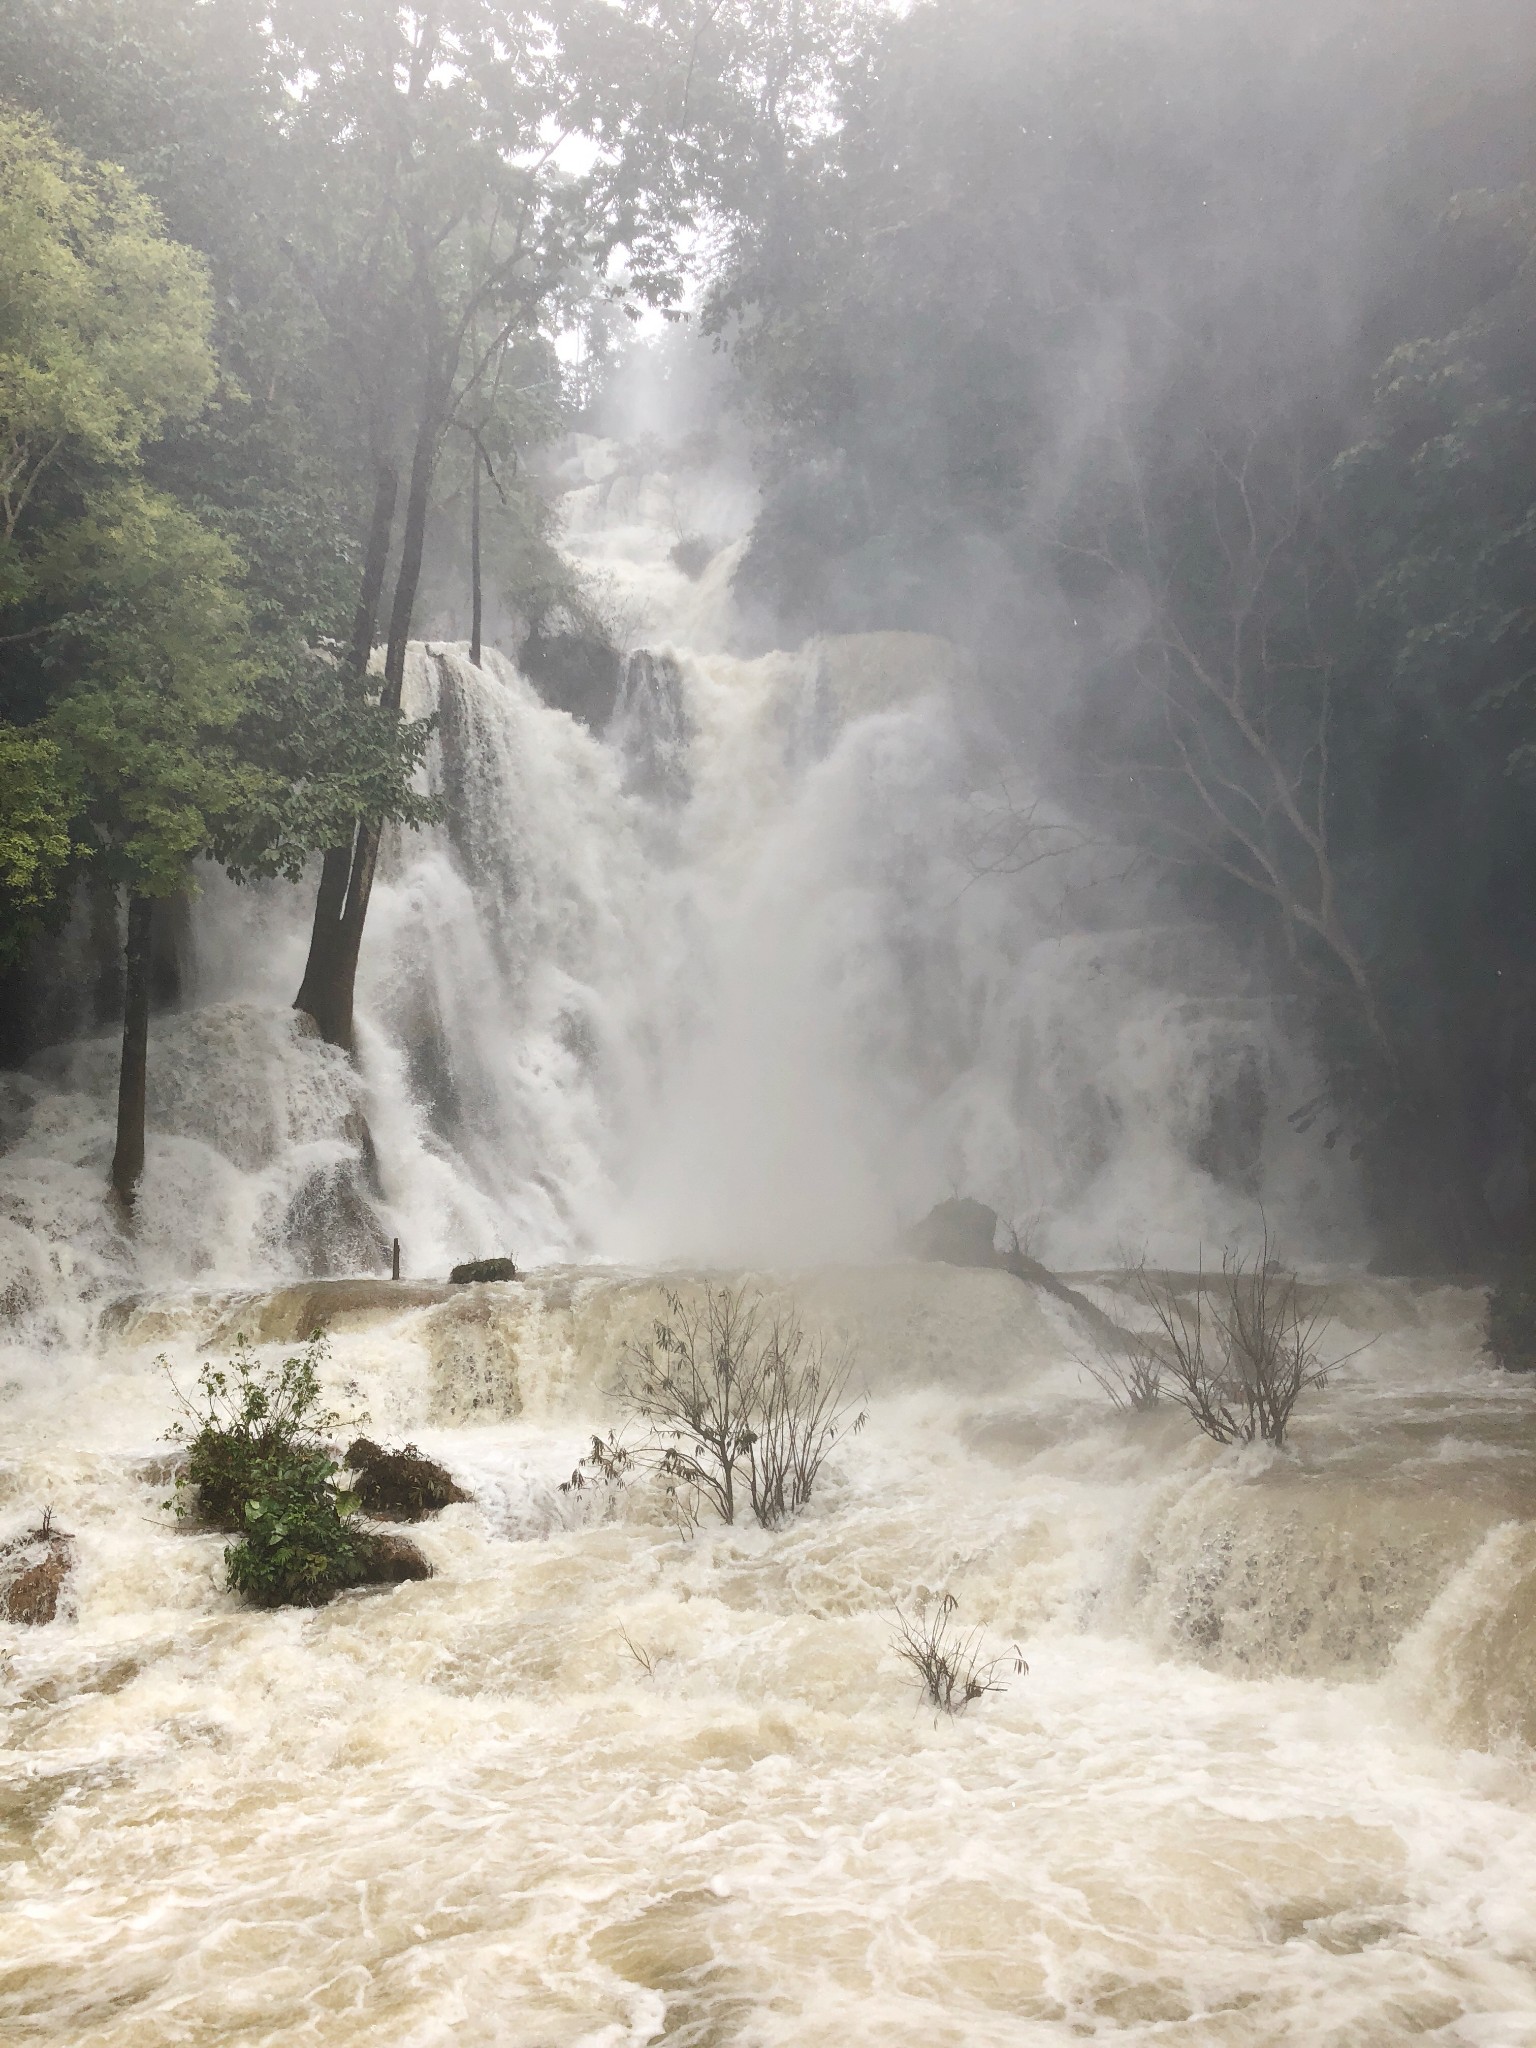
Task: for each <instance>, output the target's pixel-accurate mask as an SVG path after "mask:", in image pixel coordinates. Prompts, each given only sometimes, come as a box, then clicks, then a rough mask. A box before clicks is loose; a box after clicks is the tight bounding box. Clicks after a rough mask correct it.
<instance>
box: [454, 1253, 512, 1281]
mask: <svg viewBox="0 0 1536 2048" xmlns="http://www.w3.org/2000/svg"><path fill="white" fill-rule="evenodd" d="M516 1278H517V1267H516V1266H515V1265H514V1264H513V1262H512V1260H511V1259H466V1260H465V1262H464V1264H463V1265H462V1266H455V1267H454V1269H453V1271H452V1272H451V1273H450V1274H449V1275H448V1284H449V1285H450V1286H451V1287H464V1286H467V1285H470V1284H471V1283H473V1282H474V1281H477V1280H515V1279H516Z"/></svg>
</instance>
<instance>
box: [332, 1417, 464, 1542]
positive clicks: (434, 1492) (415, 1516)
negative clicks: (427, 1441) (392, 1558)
mask: <svg viewBox="0 0 1536 2048" xmlns="http://www.w3.org/2000/svg"><path fill="white" fill-rule="evenodd" d="M346 1465H347V1469H348V1470H349V1471H351V1472H353V1473H355V1474H356V1475H357V1476H356V1478H355V1480H354V1481H353V1486H352V1491H353V1493H354V1494H355V1495H356V1496H357V1501H358V1505H359V1506H360V1507H361V1508H362V1509H363V1511H364V1512H365V1513H366V1514H369V1515H372V1516H374V1517H375V1518H376V1519H377V1520H379V1521H382V1522H422V1521H425V1520H426V1518H427V1516H428V1515H435V1514H437V1513H438V1512H439V1511H440V1510H441V1509H443V1508H446V1507H451V1506H452V1505H453V1503H454V1502H455V1501H460V1500H468V1499H469V1495H468V1494H467V1493H466V1492H465V1491H464V1489H463V1487H461V1486H460V1485H459V1484H458V1483H457V1481H456V1480H455V1479H454V1477H453V1475H452V1473H450V1472H449V1471H448V1469H447V1467H446V1466H444V1465H439V1464H438V1462H437V1460H436V1459H435V1458H427V1457H423V1455H422V1453H421V1452H420V1451H418V1450H417V1448H416V1446H415V1445H414V1444H407V1445H406V1446H405V1448H404V1450H401V1451H386V1450H385V1449H384V1447H383V1446H382V1445H381V1444H376V1443H374V1442H373V1440H372V1439H371V1438H370V1437H366V1436H360V1437H358V1438H356V1439H355V1441H354V1442H353V1443H352V1444H351V1446H350V1447H349V1449H348V1451H347V1456H346Z"/></svg>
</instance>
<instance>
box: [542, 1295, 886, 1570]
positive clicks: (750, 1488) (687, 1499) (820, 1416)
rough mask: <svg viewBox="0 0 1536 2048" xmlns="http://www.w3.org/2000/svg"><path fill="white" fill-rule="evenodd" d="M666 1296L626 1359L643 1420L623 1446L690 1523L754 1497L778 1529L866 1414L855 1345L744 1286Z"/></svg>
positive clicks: (768, 1524) (725, 1515)
mask: <svg viewBox="0 0 1536 2048" xmlns="http://www.w3.org/2000/svg"><path fill="white" fill-rule="evenodd" d="M666 1301H667V1310H668V1313H667V1315H666V1317H664V1318H662V1319H659V1320H658V1321H657V1322H656V1323H655V1325H654V1326H653V1331H652V1335H651V1336H650V1338H648V1339H647V1341H646V1342H645V1343H643V1344H637V1345H633V1346H631V1347H630V1349H629V1351H628V1352H627V1353H626V1355H625V1358H624V1361H623V1363H622V1365H621V1367H620V1372H619V1380H618V1389H617V1391H618V1395H619V1398H620V1400H621V1401H622V1402H623V1404H624V1406H625V1408H626V1409H627V1410H628V1412H629V1416H630V1418H631V1419H632V1420H633V1421H634V1422H636V1423H638V1424H640V1426H641V1427H642V1429H643V1430H644V1432H645V1436H644V1440H643V1441H642V1442H640V1443H639V1444H637V1445H636V1446H635V1447H634V1448H633V1449H632V1450H626V1451H625V1452H624V1453H623V1456H624V1458H625V1460H626V1462H637V1463H641V1464H644V1465H647V1466H649V1467H650V1468H651V1469H652V1470H654V1471H655V1472H656V1473H657V1475H658V1476H659V1477H660V1479H661V1481H662V1484H663V1486H664V1487H665V1488H666V1489H667V1492H668V1495H669V1499H670V1501H671V1503H672V1507H673V1512H674V1515H675V1516H676V1518H677V1519H678V1520H679V1521H681V1522H683V1523H685V1524H688V1525H690V1526H693V1525H696V1524H697V1522H698V1520H699V1518H700V1515H701V1513H702V1512H703V1511H704V1510H706V1509H712V1510H713V1511H714V1513H715V1514H717V1515H718V1516H719V1517H720V1519H721V1521H722V1522H734V1521H735V1519H736V1515H737V1511H738V1509H739V1508H740V1507H742V1506H743V1505H747V1506H750V1508H751V1511H752V1513H753V1515H754V1516H755V1517H756V1519H757V1520H758V1521H759V1522H760V1523H761V1524H762V1526H763V1527H764V1528H765V1529H777V1528H779V1527H781V1526H782V1524H783V1523H785V1522H786V1521H788V1520H789V1519H790V1518H791V1516H793V1515H795V1514H797V1513H798V1512H799V1510H800V1509H801V1508H803V1507H804V1506H805V1504H806V1502H807V1501H808V1500H809V1499H810V1498H811V1494H812V1491H813V1490H814V1488H815V1485H816V1480H817V1477H818V1475H819V1474H820V1472H821V1469H822V1467H823V1465H824V1464H825V1463H826V1460H827V1458H828V1457H829V1456H830V1455H831V1452H832V1449H833V1447H834V1446H835V1445H836V1444H837V1443H838V1442H839V1441H840V1440H841V1439H842V1438H843V1437H844V1436H845V1435H854V1434H856V1433H857V1432H858V1431H859V1430H860V1429H861V1428H862V1427H863V1425H864V1420H865V1417H864V1413H863V1411H862V1410H860V1411H859V1412H858V1413H854V1412H853V1403H852V1402H851V1401H850V1400H849V1399H848V1384H849V1379H850V1375H851V1373H852V1366H853V1359H852V1354H851V1352H849V1351H848V1350H846V1349H844V1350H837V1351H834V1350H832V1349H831V1348H830V1347H829V1345H828V1344H827V1343H826V1341H825V1340H824V1339H822V1338H820V1337H813V1336H810V1335H808V1334H807V1332H806V1330H805V1328H804V1326H803V1324H802V1323H801V1321H800V1319H799V1317H798V1316H797V1315H795V1314H794V1312H793V1311H792V1310H772V1311H770V1310H768V1309H766V1308H765V1306H764V1304H763V1302H762V1300H761V1298H760V1297H758V1296H755V1295H753V1296H749V1295H748V1294H747V1292H746V1290H745V1289H744V1288H740V1287H737V1288H729V1287H709V1288H706V1289H705V1291H704V1294H703V1297H702V1299H691V1298H684V1297H683V1296H682V1295H679V1294H671V1293H669V1294H668V1295H667V1297H666ZM600 1441H601V1440H594V1444H593V1450H594V1452H596V1451H597V1450H598V1448H599V1444H600ZM608 1444H609V1445H610V1446H612V1447H613V1449H614V1450H617V1448H618V1446H617V1445H616V1443H615V1440H614V1439H613V1437H612V1436H611V1435H610V1437H609V1439H608ZM584 1462H587V1461H584ZM574 1476H575V1475H573V1477H574Z"/></svg>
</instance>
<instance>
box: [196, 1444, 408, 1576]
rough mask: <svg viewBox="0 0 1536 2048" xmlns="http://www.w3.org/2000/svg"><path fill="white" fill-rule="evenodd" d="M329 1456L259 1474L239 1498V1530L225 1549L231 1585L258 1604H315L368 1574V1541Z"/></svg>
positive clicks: (370, 1545) (370, 1551)
mask: <svg viewBox="0 0 1536 2048" xmlns="http://www.w3.org/2000/svg"><path fill="white" fill-rule="evenodd" d="M335 1472H336V1467H335V1465H334V1464H333V1463H331V1462H330V1461H329V1460H327V1461H325V1469H322V1467H321V1461H319V1460H316V1459H311V1458H303V1459H295V1460H294V1461H293V1462H292V1463H291V1464H289V1465H288V1466H286V1467H283V1468H281V1469H275V1470H273V1471H271V1472H269V1473H266V1474H263V1475H262V1479H261V1490H260V1491H259V1492H258V1493H257V1495H256V1496H255V1498H253V1499H251V1500H248V1501H247V1502H246V1504H245V1534H244V1537H243V1538H242V1540H241V1541H240V1542H239V1543H232V1544H231V1545H230V1546H229V1548H228V1550H226V1551H225V1553H224V1561H225V1567H226V1570H227V1572H228V1577H229V1585H230V1589H231V1591H233V1592H236V1593H241V1594H243V1595H244V1596H245V1598H246V1599H247V1600H250V1601H252V1602H253V1603H254V1604H255V1605H256V1606H257V1607H321V1606H323V1605H324V1604H325V1602H326V1601H327V1600H329V1599H331V1598H332V1597H333V1595H335V1594H337V1593H339V1592H341V1591H342V1589H343V1588H344V1587H347V1586H359V1585H362V1584H364V1583H365V1582H366V1581H367V1580H368V1579H369V1578H370V1576H371V1569H370V1568H371V1565H372V1563H373V1547H374V1546H373V1539H372V1538H371V1537H370V1536H369V1535H368V1533H367V1532H366V1530H362V1529H359V1528H357V1527H356V1526H355V1524H354V1523H353V1520H352V1515H353V1511H354V1506H355V1504H354V1502H353V1501H352V1499H351V1497H350V1495H347V1494H343V1493H341V1492H339V1491H338V1489H337V1487H336V1485H335Z"/></svg>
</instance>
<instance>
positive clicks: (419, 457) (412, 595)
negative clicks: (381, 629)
mask: <svg viewBox="0 0 1536 2048" xmlns="http://www.w3.org/2000/svg"><path fill="white" fill-rule="evenodd" d="M441 431H442V429H441V421H440V413H439V409H438V407H437V406H436V405H435V404H433V403H430V402H429V403H428V405H427V406H426V407H425V409H424V411H423V414H422V418H421V423H420V425H419V427H418V428H417V433H416V447H415V451H414V453H413V455H412V457H411V483H410V490H409V492H408V494H407V497H406V501H405V527H404V530H403V532H402V534H401V539H400V567H399V570H398V572H397V574H396V576H395V594H394V599H393V601H392V603H391V605H390V612H389V643H388V645H387V647H386V648H385V652H384V687H383V689H382V691H381V692H380V694H379V702H380V703H381V704H382V705H383V706H384V708H385V710H386V711H390V712H393V713H395V714H396V715H397V716H398V714H399V711H400V700H401V697H402V695H403V694H404V690H405V650H406V648H407V646H408V645H409V643H410V637H411V618H412V615H413V613H414V612H415V609H416V591H417V587H418V585H419V584H420V582H421V559H422V553H423V549H424V547H425V543H426V535H427V510H428V506H429V504H430V501H431V495H432V473H433V470H434V468H435V466H436V463H437V445H438V439H439V436H440V434H441ZM391 512H393V500H391ZM381 580H382V579H381ZM354 644H355V643H354ZM381 830H382V827H381V824H380V822H379V820H377V819H374V818H360V819H359V820H358V825H357V834H356V837H355V838H354V840H353V842H352V847H351V857H350V860H349V862H348V867H347V875H346V889H345V893H344V896H343V898H342V901H341V905H340V912H339V915H336V916H335V918H334V922H333V923H332V924H331V925H330V926H329V927H328V928H327V930H326V933H325V939H324V946H323V958H322V960H321V962H320V967H319V971H318V973H317V975H316V981H315V988H314V1003H315V1007H313V1008H310V1006H309V1005H308V1004H304V1005H301V1007H303V1008H308V1009H309V1010H310V1015H311V1016H312V1017H313V1018H314V1020H315V1022H316V1023H317V1024H318V1025H319V1027H320V1035H321V1036H322V1037H323V1038H324V1039H325V1041H326V1043H327V1044H328V1045H339V1046H343V1047H344V1048H345V1049H346V1050H347V1051H348V1052H350V1051H351V1050H352V1044H353V1014H352V1013H353V1006H354V1003H355V1000H356V991H357V963H358V957H359V955H360V954H361V952H362V947H363V926H364V924H365V923H366V921H367V917H368V899H369V897H370V896H371V894H372V893H373V875H374V869H375V867H376V866H377V865H378V858H379V835H380V832H381ZM340 871H341V869H340V861H339V859H338V861H337V862H336V864H335V868H334V870H333V874H332V881H333V885H334V882H335V880H336V878H337V877H338V876H339V874H340ZM324 888H325V878H324V876H323V875H322V877H321V889H322V892H323V891H324ZM328 908H329V905H328ZM315 928H316V932H317V933H318V932H319V930H320V906H319V904H318V903H317V904H316V906H315ZM313 952H314V944H313V942H312V943H311V954H313ZM305 984H306V986H308V985H309V974H308V972H307V971H306V974H305Z"/></svg>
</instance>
